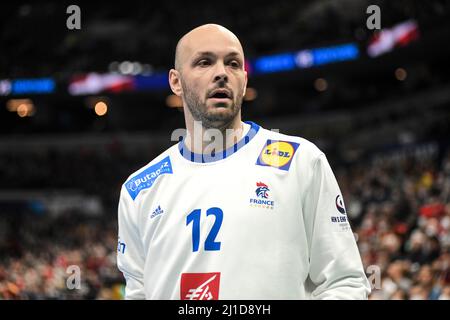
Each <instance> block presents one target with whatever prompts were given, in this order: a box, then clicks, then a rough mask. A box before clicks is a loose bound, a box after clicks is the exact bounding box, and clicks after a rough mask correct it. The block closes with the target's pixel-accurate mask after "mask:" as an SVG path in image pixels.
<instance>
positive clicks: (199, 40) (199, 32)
mask: <svg viewBox="0 0 450 320" xmlns="http://www.w3.org/2000/svg"><path fill="white" fill-rule="evenodd" d="M212 41H214V42H217V41H220V43H223V45H224V46H225V47H228V46H229V47H235V49H236V50H237V51H239V53H240V54H242V57H244V50H243V49H242V45H241V43H240V41H239V39H238V37H236V35H235V34H234V33H232V32H231V31H230V30H228V29H227V28H225V27H223V26H221V25H218V24H212V23H211V24H204V25H202V26H199V27H197V28H195V29H193V30H191V31H189V32H188V33H186V34H185V35H184V36H183V37H181V39H180V40H179V41H178V43H177V47H176V50H175V69H176V70H178V71H181V69H182V66H183V64H184V63H185V62H186V61H188V60H189V58H190V57H191V56H192V55H193V54H195V52H196V51H198V50H201V49H202V48H205V49H206V48H207V45H208V44H209V43H212Z"/></svg>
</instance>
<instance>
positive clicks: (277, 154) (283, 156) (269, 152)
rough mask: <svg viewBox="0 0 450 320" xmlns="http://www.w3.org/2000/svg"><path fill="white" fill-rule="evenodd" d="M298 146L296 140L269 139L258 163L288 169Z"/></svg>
mask: <svg viewBox="0 0 450 320" xmlns="http://www.w3.org/2000/svg"><path fill="white" fill-rule="evenodd" d="M298 146H299V144H298V143H295V142H288V141H274V140H267V142H266V144H265V145H264V148H263V149H262V151H261V153H260V155H259V157H258V160H257V161H256V164H257V165H260V166H269V167H275V168H279V169H281V170H286V171H288V170H289V167H290V166H291V162H292V158H293V157H294V154H295V151H296V150H297V148H298Z"/></svg>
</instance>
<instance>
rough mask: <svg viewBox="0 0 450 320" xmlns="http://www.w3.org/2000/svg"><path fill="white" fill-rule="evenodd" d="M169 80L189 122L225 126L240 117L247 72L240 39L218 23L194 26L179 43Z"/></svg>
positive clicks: (210, 126)
mask: <svg viewBox="0 0 450 320" xmlns="http://www.w3.org/2000/svg"><path fill="white" fill-rule="evenodd" d="M169 82H170V87H171V89H172V91H173V92H174V93H175V94H176V95H177V96H180V97H181V98H182V100H183V107H184V111H185V117H186V122H193V121H194V120H195V121H202V125H203V127H205V128H217V129H223V128H227V127H229V126H230V124H231V123H232V122H233V121H236V119H237V120H238V121H240V115H241V104H242V100H243V96H244V94H245V88H246V86H247V72H246V71H245V70H244V52H243V50H242V46H241V44H240V42H239V39H238V38H237V37H236V36H235V35H234V34H233V33H232V32H231V31H229V30H228V29H226V28H224V27H222V26H220V25H216V24H206V25H202V26H200V27H197V28H195V29H193V30H191V31H190V32H188V33H187V34H185V35H184V36H183V37H182V38H181V39H180V40H179V42H178V44H177V48H176V53H175V69H171V70H170V72H169Z"/></svg>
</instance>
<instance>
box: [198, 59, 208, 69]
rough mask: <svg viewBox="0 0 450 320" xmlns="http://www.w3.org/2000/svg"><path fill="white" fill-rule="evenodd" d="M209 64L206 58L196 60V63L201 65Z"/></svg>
mask: <svg viewBox="0 0 450 320" xmlns="http://www.w3.org/2000/svg"><path fill="white" fill-rule="evenodd" d="M210 64H211V62H210V61H209V60H206V59H202V60H199V61H198V62H197V65H198V66H201V67H205V66H209V65H210Z"/></svg>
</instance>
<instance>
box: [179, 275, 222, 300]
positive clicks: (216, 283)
mask: <svg viewBox="0 0 450 320" xmlns="http://www.w3.org/2000/svg"><path fill="white" fill-rule="evenodd" d="M219 288H220V272H211V273H183V274H181V282H180V299H181V300H219Z"/></svg>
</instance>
